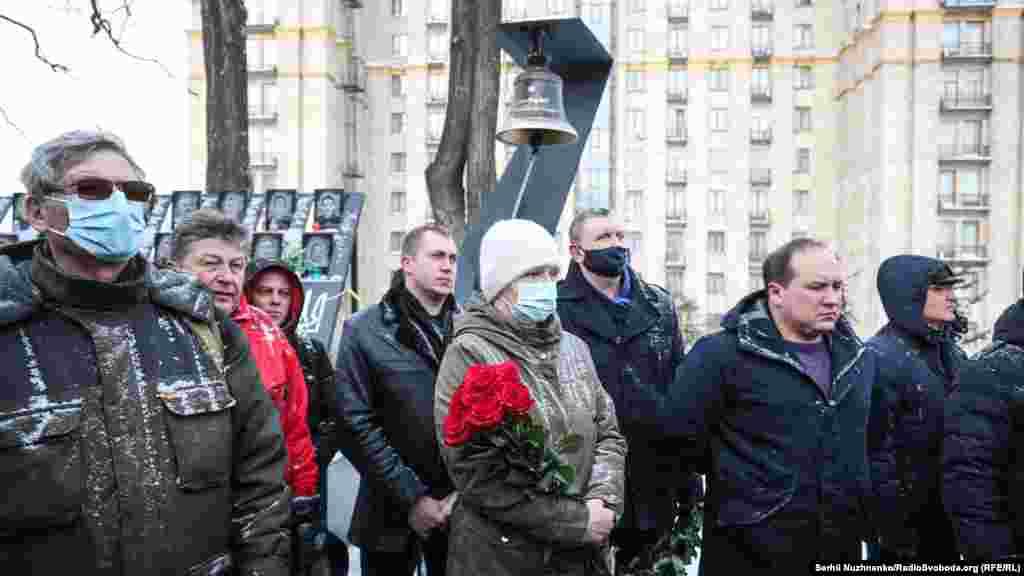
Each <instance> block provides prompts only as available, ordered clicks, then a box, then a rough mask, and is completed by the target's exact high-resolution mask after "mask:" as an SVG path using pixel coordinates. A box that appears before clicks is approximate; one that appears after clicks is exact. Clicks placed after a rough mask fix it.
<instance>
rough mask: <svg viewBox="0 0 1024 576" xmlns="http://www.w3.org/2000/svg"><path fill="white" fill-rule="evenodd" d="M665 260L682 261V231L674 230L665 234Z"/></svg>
mask: <svg viewBox="0 0 1024 576" xmlns="http://www.w3.org/2000/svg"><path fill="white" fill-rule="evenodd" d="M665 262H671V263H675V264H678V263H681V262H683V233H682V232H678V231H674V232H668V233H667V234H665Z"/></svg>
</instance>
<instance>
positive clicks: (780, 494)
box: [655, 290, 877, 574]
mask: <svg viewBox="0 0 1024 576" xmlns="http://www.w3.org/2000/svg"><path fill="white" fill-rule="evenodd" d="M826 343H827V345H828V348H829V350H830V353H831V362H832V381H831V385H830V387H829V389H828V391H827V392H826V391H825V390H823V389H822V388H821V387H819V386H818V385H817V384H816V383H815V381H814V379H813V378H812V377H811V375H810V374H809V373H808V372H807V371H806V370H805V369H804V367H803V365H802V364H801V363H800V360H799V359H798V358H797V357H796V356H795V355H794V354H793V353H792V352H789V351H788V350H787V348H786V345H785V341H784V340H783V339H782V336H781V335H780V334H779V331H778V328H776V326H775V322H774V321H773V320H772V318H771V316H770V314H769V313H768V309H767V304H766V292H765V291H764V290H761V291H759V292H755V293H753V294H751V295H749V296H747V297H746V298H744V299H743V300H741V301H740V302H739V303H738V304H737V305H736V306H735V307H734V308H733V309H732V311H730V312H729V313H728V314H726V316H725V318H724V319H723V321H722V331H721V332H718V333H716V334H712V335H709V336H705V337H703V338H701V339H700V340H699V341H697V343H696V344H695V345H694V346H693V348H692V349H691V350H690V352H689V353H688V354H687V356H686V360H685V362H684V363H683V366H682V367H681V368H680V370H679V372H678V375H677V377H676V382H675V384H674V385H673V387H672V389H671V391H670V398H671V400H670V402H669V404H668V405H667V406H665V407H664V408H665V409H664V412H663V413H662V414H661V416H660V417H659V418H658V419H657V420H656V421H655V422H656V424H657V425H658V426H660V427H661V428H662V429H663V431H664V433H665V434H668V435H671V436H674V437H676V438H678V439H679V441H680V448H681V449H680V455H681V457H682V458H683V459H684V460H685V461H687V462H689V463H690V464H691V466H695V467H698V468H703V471H705V472H707V473H708V475H709V476H708V495H707V497H706V499H705V514H704V545H703V547H702V550H701V554H702V558H701V563H702V567H703V568H704V573H705V574H734V573H735V574H741V573H751V571H752V570H762V569H769V568H779V567H786V569H787V570H789V569H792V568H793V567H794V566H797V567H799V568H798V569H799V570H800V571H803V570H806V567H807V566H808V565H809V563H810V562H811V561H813V560H831V561H839V560H843V559H859V557H860V541H861V539H863V538H864V537H865V536H866V532H867V530H868V529H867V527H866V523H867V514H868V512H869V506H870V492H871V487H870V477H869V471H868V460H867V445H866V437H867V423H868V412H869V408H870V395H871V383H872V382H873V381H874V379H875V378H876V375H877V374H876V372H877V370H876V367H875V362H874V358H873V357H872V356H871V355H868V354H865V353H864V347H863V344H862V343H861V341H860V339H858V338H857V335H856V334H854V332H853V330H852V329H851V328H850V326H849V324H848V323H847V322H846V320H845V318H841V319H840V320H839V321H838V323H837V324H836V327H835V330H834V331H833V332H832V334H831V335H829V336H826ZM839 554H845V556H840V555H839ZM790 573H795V572H790Z"/></svg>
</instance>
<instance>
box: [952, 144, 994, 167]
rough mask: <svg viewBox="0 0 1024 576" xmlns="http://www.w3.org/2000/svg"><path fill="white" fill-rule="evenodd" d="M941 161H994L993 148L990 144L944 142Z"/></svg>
mask: <svg viewBox="0 0 1024 576" xmlns="http://www.w3.org/2000/svg"><path fill="white" fill-rule="evenodd" d="M939 161H941V162H985V163H987V162H991V161H992V150H991V147H990V146H989V145H988V144H963V143H961V144H942V145H940V146H939Z"/></svg>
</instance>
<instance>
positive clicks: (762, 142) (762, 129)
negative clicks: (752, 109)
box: [750, 114, 772, 178]
mask: <svg viewBox="0 0 1024 576" xmlns="http://www.w3.org/2000/svg"><path fill="white" fill-rule="evenodd" d="M771 142H772V123H771V120H769V119H768V117H767V116H761V115H760V114H756V115H754V116H751V117H750V143H751V144H756V145H759V146H768V145H770V144H771ZM769 178H770V177H769Z"/></svg>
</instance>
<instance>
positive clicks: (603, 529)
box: [586, 500, 615, 544]
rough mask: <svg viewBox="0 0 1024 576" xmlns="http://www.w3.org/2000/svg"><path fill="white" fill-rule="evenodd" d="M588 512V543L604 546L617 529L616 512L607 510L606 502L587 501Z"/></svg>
mask: <svg viewBox="0 0 1024 576" xmlns="http://www.w3.org/2000/svg"><path fill="white" fill-rule="evenodd" d="M587 511H589V512H590V518H589V520H588V521H587V535H586V541H587V542H591V543H593V544H604V542H605V541H606V540H608V534H610V533H611V531H612V528H614V527H615V511H613V510H610V509H609V508H606V507H605V505H604V500H587Z"/></svg>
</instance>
